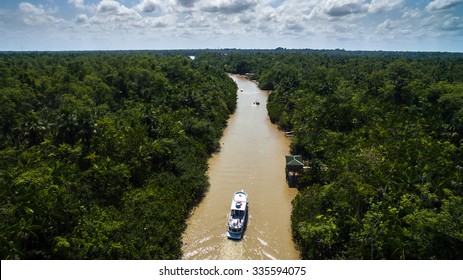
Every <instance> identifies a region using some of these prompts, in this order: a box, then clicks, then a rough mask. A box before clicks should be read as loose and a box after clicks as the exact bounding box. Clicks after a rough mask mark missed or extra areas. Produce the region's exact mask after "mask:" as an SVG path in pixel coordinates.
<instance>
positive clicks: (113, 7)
mask: <svg viewBox="0 0 463 280" xmlns="http://www.w3.org/2000/svg"><path fill="white" fill-rule="evenodd" d="M123 7H124V8H125V6H123V5H121V4H120V3H119V2H117V1H114V0H103V1H101V2H100V3H99V4H98V6H97V8H96V9H97V11H98V12H99V13H118V12H119V10H121V9H123Z"/></svg>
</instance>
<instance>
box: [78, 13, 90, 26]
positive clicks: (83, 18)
mask: <svg viewBox="0 0 463 280" xmlns="http://www.w3.org/2000/svg"><path fill="white" fill-rule="evenodd" d="M87 21H88V16H87V15H86V14H80V15H78V16H77V17H76V23H80V24H83V23H87Z"/></svg>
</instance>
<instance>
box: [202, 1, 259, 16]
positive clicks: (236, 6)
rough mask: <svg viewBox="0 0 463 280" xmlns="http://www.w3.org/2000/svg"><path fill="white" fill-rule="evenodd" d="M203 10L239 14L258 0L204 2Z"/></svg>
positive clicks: (253, 5)
mask: <svg viewBox="0 0 463 280" xmlns="http://www.w3.org/2000/svg"><path fill="white" fill-rule="evenodd" d="M202 4H203V6H202V10H203V11H205V12H210V13H220V14H237V13H241V12H244V11H246V10H249V9H251V8H253V7H255V6H256V5H257V2H256V0H216V1H207V2H205V3H202Z"/></svg>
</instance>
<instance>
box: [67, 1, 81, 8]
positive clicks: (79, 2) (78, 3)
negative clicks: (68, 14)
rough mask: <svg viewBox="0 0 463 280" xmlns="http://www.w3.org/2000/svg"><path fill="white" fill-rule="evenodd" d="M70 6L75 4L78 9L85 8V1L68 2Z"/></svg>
mask: <svg viewBox="0 0 463 280" xmlns="http://www.w3.org/2000/svg"><path fill="white" fill-rule="evenodd" d="M68 3H69V4H73V5H74V6H75V7H76V8H81V9H83V8H85V3H84V0H68Z"/></svg>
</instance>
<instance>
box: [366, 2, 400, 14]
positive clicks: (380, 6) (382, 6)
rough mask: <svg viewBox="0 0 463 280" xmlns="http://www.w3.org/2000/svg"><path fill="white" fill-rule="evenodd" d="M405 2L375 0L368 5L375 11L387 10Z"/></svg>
mask: <svg viewBox="0 0 463 280" xmlns="http://www.w3.org/2000/svg"><path fill="white" fill-rule="evenodd" d="M403 4H404V1H403V0H373V1H371V2H370V4H369V5H368V10H369V11H370V12H373V13H379V12H386V11H391V10H393V9H396V8H399V7H402V6H403Z"/></svg>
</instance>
